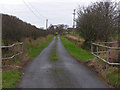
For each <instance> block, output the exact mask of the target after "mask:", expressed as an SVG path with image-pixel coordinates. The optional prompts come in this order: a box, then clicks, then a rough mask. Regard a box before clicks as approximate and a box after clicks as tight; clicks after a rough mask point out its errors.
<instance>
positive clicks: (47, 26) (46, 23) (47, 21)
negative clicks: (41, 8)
mask: <svg viewBox="0 0 120 90" xmlns="http://www.w3.org/2000/svg"><path fill="white" fill-rule="evenodd" d="M47 29H48V19H46V30H47Z"/></svg>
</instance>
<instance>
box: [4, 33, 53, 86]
mask: <svg viewBox="0 0 120 90" xmlns="http://www.w3.org/2000/svg"><path fill="white" fill-rule="evenodd" d="M52 38H53V35H48V36H47V37H40V38H38V39H36V40H32V39H25V40H24V53H23V54H22V55H20V56H17V58H16V62H14V59H11V60H7V61H6V62H4V63H5V65H4V66H3V67H5V69H3V72H2V86H3V88H16V84H17V83H18V81H19V79H20V77H21V71H19V69H21V68H23V66H24V64H25V63H27V62H29V60H30V58H33V57H35V56H37V55H38V54H39V53H40V52H41V51H42V50H43V49H44V48H45V47H46V46H47V45H48V44H49V43H50V42H51V41H52ZM6 66H7V67H6Z"/></svg>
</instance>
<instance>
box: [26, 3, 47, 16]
mask: <svg viewBox="0 0 120 90" xmlns="http://www.w3.org/2000/svg"><path fill="white" fill-rule="evenodd" d="M28 4H29V5H30V6H31V7H32V8H33V9H34V10H35V11H36V12H37V13H38V14H39V15H40V16H42V17H43V18H47V17H45V16H43V15H42V14H41V13H40V12H39V11H38V10H37V9H36V8H35V7H33V5H32V4H31V3H30V2H28Z"/></svg>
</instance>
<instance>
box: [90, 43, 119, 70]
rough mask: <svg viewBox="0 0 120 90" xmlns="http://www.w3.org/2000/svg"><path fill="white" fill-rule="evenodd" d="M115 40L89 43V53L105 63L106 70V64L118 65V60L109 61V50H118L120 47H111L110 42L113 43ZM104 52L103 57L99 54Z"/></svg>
mask: <svg viewBox="0 0 120 90" xmlns="http://www.w3.org/2000/svg"><path fill="white" fill-rule="evenodd" d="M115 43H117V42H99V43H92V44H91V54H93V55H94V56H96V57H97V58H99V59H100V60H102V61H104V62H105V63H106V70H107V69H108V65H115V66H116V65H117V66H118V65H120V63H119V61H118V62H110V52H112V50H118V51H119V52H120V47H112V46H110V44H115ZM103 53H104V54H106V55H105V57H106V58H103V57H102V55H101V54H103Z"/></svg>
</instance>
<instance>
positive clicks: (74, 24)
mask: <svg viewBox="0 0 120 90" xmlns="http://www.w3.org/2000/svg"><path fill="white" fill-rule="evenodd" d="M75 14H76V13H75V9H74V12H73V28H75V22H76V20H75Z"/></svg>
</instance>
